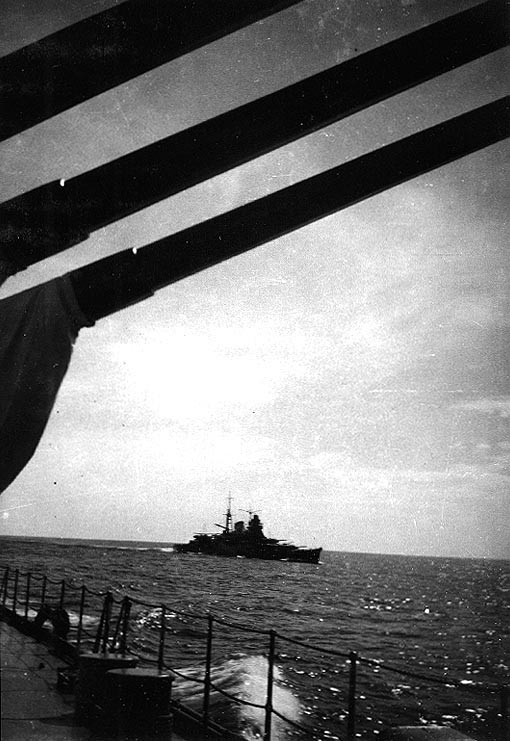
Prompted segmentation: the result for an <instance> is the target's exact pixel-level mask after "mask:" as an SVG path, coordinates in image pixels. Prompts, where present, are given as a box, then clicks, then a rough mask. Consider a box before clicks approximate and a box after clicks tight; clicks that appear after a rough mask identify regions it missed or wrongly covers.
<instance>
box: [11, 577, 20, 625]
mask: <svg viewBox="0 0 510 741" xmlns="http://www.w3.org/2000/svg"><path fill="white" fill-rule="evenodd" d="M18 581H19V571H18V569H16V571H15V572H14V594H13V595H12V611H13V613H14V614H15V615H16V602H17V600H18Z"/></svg>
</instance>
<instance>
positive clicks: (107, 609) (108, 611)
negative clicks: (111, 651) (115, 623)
mask: <svg viewBox="0 0 510 741" xmlns="http://www.w3.org/2000/svg"><path fill="white" fill-rule="evenodd" d="M112 603H113V595H112V593H111V592H107V593H106V597H105V598H104V633H103V645H102V652H103V653H104V654H105V653H106V652H107V651H108V635H109V633H110V620H111V616H112Z"/></svg>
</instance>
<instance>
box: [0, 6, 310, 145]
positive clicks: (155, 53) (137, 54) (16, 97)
mask: <svg viewBox="0 0 510 741" xmlns="http://www.w3.org/2000/svg"><path fill="white" fill-rule="evenodd" d="M297 2H299V0H130V2H125V3H122V4H121V5H117V6H116V7H114V8H110V9H109V10H105V11H103V12H102V13H97V14H96V15H93V16H90V17H89V18H86V19H84V20H82V21H79V22H78V23H75V24H74V25H72V26H69V27H68V28H65V29H63V30H62V31H57V32H56V33H54V34H51V36H46V37H45V38H43V39H41V40H39V41H36V42H35V43H33V44H30V45H28V46H25V47H23V48H22V49H19V50H17V51H15V52H12V54H8V55H7V56H5V57H2V58H1V59H0V140H1V139H6V138H7V137H9V136H13V135H14V134H17V133H19V132H20V131H23V130H24V129H27V128H29V127H30V126H34V125H35V124H37V123H40V122H41V121H44V120H45V119H47V118H50V116H54V115H55V114H57V113H61V112H62V111H64V110H66V109H67V108H71V107H72V106H74V105H77V104H78V103H82V102H83V101H84V100H87V99H88V98H93V97H94V96H95V95H99V94H100V93H104V92H105V91H106V90H109V89H111V88H112V87H115V86H116V85H120V84H121V83H123V82H126V81H127V80H130V79H131V78H133V77H136V76H137V75H141V74H142V73H144V72H147V71H148V70H150V69H153V68H154V67H158V66H159V65H161V64H164V63H165V62H169V61H170V60H172V59H175V58H177V57H179V56H182V55H183V54H187V53H188V52H190V51H193V50H194V49H197V48H199V47H200V46H202V45H204V44H208V43H210V42H211V41H214V40H216V39H218V38H220V37H221V36H225V35H227V34H229V33H232V32H233V31H236V30H238V29H239V28H242V27H243V26H247V25H249V24H250V23H253V22H255V21H257V20H260V19H261V18H264V17H266V16H268V15H272V14H274V13H277V12H278V11H280V10H283V9H284V8H287V7H289V6H290V5H295V4H296V3H297Z"/></svg>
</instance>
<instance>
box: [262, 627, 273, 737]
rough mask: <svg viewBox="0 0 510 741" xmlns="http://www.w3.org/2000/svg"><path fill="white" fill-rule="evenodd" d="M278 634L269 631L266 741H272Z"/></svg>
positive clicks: (265, 721)
mask: <svg viewBox="0 0 510 741" xmlns="http://www.w3.org/2000/svg"><path fill="white" fill-rule="evenodd" d="M275 643H276V633H275V631H274V630H270V631H269V653H268V657H267V661H268V669H267V695H266V714H265V720H264V741H271V721H272V719H273V680H274V659H275Z"/></svg>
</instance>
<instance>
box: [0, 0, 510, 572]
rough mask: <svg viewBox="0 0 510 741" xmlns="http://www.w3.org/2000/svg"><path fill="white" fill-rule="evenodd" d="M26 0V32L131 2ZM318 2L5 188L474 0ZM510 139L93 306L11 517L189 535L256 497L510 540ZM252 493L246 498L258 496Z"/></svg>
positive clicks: (231, 47)
mask: <svg viewBox="0 0 510 741" xmlns="http://www.w3.org/2000/svg"><path fill="white" fill-rule="evenodd" d="M114 4H115V3H114V2H111V0H110V1H109V2H108V1H106V0H103V1H101V0H89V1H88V2H78V0H44V2H41V0H25V1H24V2H22V3H21V2H19V0H2V7H3V9H4V10H3V12H4V17H7V18H8V20H9V22H8V23H5V24H4V26H3V29H2V32H1V36H0V44H1V46H2V49H3V53H7V52H9V51H12V50H14V49H16V48H19V47H21V46H23V45H25V44H27V43H29V42H31V41H34V40H36V39H37V38H40V37H42V36H44V35H46V34H48V33H51V32H53V31H55V30H57V29H59V28H62V27H65V26H66V25H69V24H70V23H72V22H74V21H76V20H78V19H80V18H83V17H85V16H87V15H91V14H93V13H95V12H98V11H100V10H103V9H105V8H107V7H110V6H112V5H114ZM475 4H476V2H469V1H468V2H463V1H462V0H447V1H445V2H441V3H438V2H437V1H436V0H365V1H364V2H363V1H361V0H308V1H306V2H302V3H300V4H299V5H297V6H295V7H294V8H291V9H289V10H287V11H285V12H283V13H280V14H278V15H276V16H273V17H272V18H269V19H266V20H264V21H261V22H259V23H256V24H254V25H253V26H251V27H249V28H247V29H244V30H242V31H239V32H237V33H235V34H232V35H230V36H228V37H227V38H225V39H222V40H221V41H218V42H215V43H214V44H212V45H210V46H208V47H206V48H204V49H201V50H198V51H196V52H193V53H192V54H189V55H187V56H185V57H183V58H181V59H179V60H176V61H174V62H171V63H169V64H166V65H163V66H162V67H160V68H158V69H157V70H155V71H153V72H150V73H147V74H145V75H142V76H140V77H138V78H137V79H135V80H133V81H131V82H129V83H127V84H125V85H122V86H120V87H119V88H116V89H115V90H113V91H111V92H108V93H105V94H103V95H101V96H98V97H97V98H95V99H93V100H91V101H88V102H87V103H84V104H82V105H80V106H78V107H76V108H73V109H71V110H70V111H67V112H65V113H63V114H60V115H59V116H56V117H55V118H53V119H50V120H49V121H47V122H45V123H43V124H40V125H38V126H36V127H34V128H32V129H30V130H29V131H27V132H24V133H23V134H21V135H19V136H16V137H13V138H11V139H9V140H7V141H6V142H4V143H3V144H1V145H0V162H1V168H2V172H3V173H4V177H3V179H2V182H1V183H0V197H1V199H2V200H5V199H7V198H10V197H12V196H14V195H17V194H18V193H21V192H23V191H25V190H28V189H30V188H32V187H34V186H36V185H38V184H42V183H44V182H47V181H49V180H53V179H56V178H61V177H65V178H69V177H72V176H73V175H76V174H78V173H80V172H83V171H85V170H87V169H90V168H91V167H93V166H96V165H98V164H100V163H103V162H106V161H108V160H110V159H113V158H115V157H117V156H119V155H121V154H124V153H126V152H129V151H132V150H134V149H137V148H138V147H140V146H142V145H144V144H147V143H150V142H152V141H156V140H157V139H159V138H161V137H162V136H166V135H169V134H171V133H174V132H176V131H179V130H181V129H184V128H186V127H188V126H190V125H192V124H194V123H197V122H199V121H201V120H204V119H206V118H209V117H211V116H213V115H216V114H218V113H220V112H222V111H225V110H229V109H230V108H232V107H235V106H237V105H239V104H241V103H243V102H246V101H248V100H251V99H253V98H256V97H259V96H260V95H263V94H265V93H268V92H271V91H272V90H275V89H278V88H279V87H282V86H284V85H287V84H290V83H291V82H294V81H297V80H299V79H301V78H302V77H305V76H308V75H310V74H312V73H314V72H317V71H319V70H321V69H324V68H327V67H329V66H332V65H333V64H336V63H338V62H341V61H342V60H345V59H348V58H350V57H352V56H354V55H356V54H357V53H361V52H363V51H367V50H369V49H371V48H373V47H375V46H377V45H380V44H382V43H385V42H386V41H389V40H391V39H393V38H397V37H399V36H401V35H403V34H405V33H408V32H410V31H412V30H414V29H417V28H419V27H422V26H424V25H427V24H428V23H431V22H433V21H435V20H438V19H439V18H441V17H445V16H447V15H450V14H452V13H454V12H456V11H460V10H463V9H464V8H467V7H470V6H472V5H475ZM505 61H506V63H508V56H507V55H506V54H505V52H498V53H495V54H492V55H490V56H488V57H486V58H484V59H482V60H478V61H477V62H474V63H472V64H469V65H466V66H464V67H462V68H461V69H459V70H456V71H455V72H452V73H449V74H447V75H443V76H441V77H440V78H438V79H437V80H435V81H432V82H429V83H426V84H424V85H421V86H419V87H418V88H415V89H414V90H411V91H409V92H407V93H404V94H401V95H399V96H397V97H395V98H394V99H392V100H391V101H386V102H385V103H382V104H379V105H377V106H374V107H373V108H371V109H370V110H369V111H365V112H363V113H361V114H357V115H356V116H352V117H351V118H349V119H348V120H346V121H343V122H341V123H340V124H336V125H334V126H330V127H328V128H326V129H324V130H322V131H320V132H317V133H316V134H313V135H311V136H308V137H305V138H303V139H302V140H300V141H299V142H297V143H294V144H292V145H289V146H286V147H284V148H282V149H280V150H278V151H276V152H273V153H271V154H269V155H266V156H264V157H261V158H259V159H257V160H255V161H253V162H252V163H250V164H248V165H245V166H242V167H240V168H237V169H235V170H232V171H231V172H229V173H226V174H225V175H222V176H219V177H216V178H214V179H212V180H211V181H209V182H207V183H205V184H202V185H200V186H196V187H194V188H191V189H189V190H188V191H186V192H184V193H182V194H179V195H178V196H175V197H173V198H171V199H168V200H166V201H163V202H161V203H160V204H157V205H156V206H153V207H151V208H149V209H146V210H144V211H142V212H140V213H139V214H135V215H133V216H131V217H129V218H127V219H124V220H123V221H121V222H119V223H117V224H114V225H111V226H109V227H107V228H105V229H103V230H100V231H98V232H95V233H94V234H93V235H92V236H91V237H90V238H89V239H88V240H87V241H86V242H84V243H81V244H80V245H78V246H77V247H75V248H74V249H72V250H69V251H67V252H66V253H64V254H62V255H60V256H58V257H56V258H53V259H52V260H48V261H46V262H44V263H40V264H38V265H35V266H33V267H32V268H30V269H29V270H27V271H25V272H24V273H23V274H19V275H18V276H16V277H15V278H12V279H10V280H9V281H8V282H7V283H6V284H4V286H3V287H2V288H1V289H0V296H1V297H3V296H7V295H9V294H12V293H15V292H18V291H20V290H23V289H24V288H26V287H28V286H31V285H35V284H37V283H38V282H41V281H43V280H47V279H49V278H50V277H52V276H54V275H58V274H62V273H64V272H66V271H68V270H70V269H72V268H73V267H75V266H79V265H82V264H85V263H87V262H89V261H92V260H94V259H98V258H100V257H101V256H104V255H106V254H110V253H112V252H116V251H118V250H121V249H125V248H127V247H140V246H143V245H144V244H147V243H148V242H150V241H153V240H154V239H157V238H159V237H162V236H165V235H167V234H169V233H172V232H174V231H178V230H179V229H182V228H184V227H185V226H188V225H190V224H192V223H196V222H199V221H201V220H203V219H204V218H206V217H209V216H212V215H214V214H217V213H220V212H223V211H225V210H228V209H230V208H233V207H235V206H237V205H240V204H242V203H245V202H247V201H249V200H252V199H254V198H257V197H259V196H261V195H265V194H266V193H269V192H271V191H273V190H278V189H279V188H282V187H284V186H287V185H289V184H291V183H293V182H297V181H298V180H300V179H302V178H303V177H307V176H310V175H312V174H315V173H317V172H320V171H322V170H324V169H326V168H329V167H332V166H334V165H337V164H340V163H341V162H344V161H347V160H349V159H351V158H354V157H356V156H358V155H360V154H362V153H364V152H368V151H370V150H372V149H375V148H377V147H379V146H381V145H383V144H386V143H388V142H391V141H394V140H397V139H399V138H401V137H402V136H405V135H408V134H411V133H413V132H415V131H418V130H421V129H422V128H425V127H427V126H430V125H433V124H435V123H437V122H439V121H441V120H444V119H446V118H449V117H451V116H454V115H458V114H460V113H463V112H465V111H467V110H471V109H472V108H473V107H476V106H478V105H482V104H484V103H487V102H489V101H491V100H494V99H496V98H498V97H500V96H501V95H503V94H505V93H506V92H507V89H505V85H507V82H508V80H507V79H505ZM507 184H508V145H507V144H506V143H505V142H503V143H501V144H497V145H494V146H492V147H489V148H487V149H485V150H483V151H481V152H478V153H476V154H474V155H471V156H469V157H467V158H464V159H462V160H459V161H457V162H455V163H453V164H451V165H449V166H447V167H443V168H441V169H439V170H436V171H435V172H433V173H431V174H428V175H426V176H422V177H420V178H417V179H415V180H412V181H410V182H409V183H407V184H404V185H402V186H399V187H396V188H393V189H391V190H388V191H386V192H385V193H383V194H381V195H379V196H377V197H374V198H371V199H369V200H367V201H365V202H363V203H361V204H359V205H357V206H355V207H352V208H350V209H347V210H345V211H343V212H340V213H338V214H336V215H334V216H331V217H329V218H327V219H324V220H322V221H320V222H317V223H316V224H314V225H312V226H309V227H307V228H304V229H301V230H299V231H297V232H294V233H293V234H291V235H288V236H286V237H285V238H282V239H278V240H275V241H274V242H271V243H269V244H267V245H265V246H263V247H261V248H258V249H257V250H255V251H253V252H251V253H248V254H246V255H243V256H241V257H237V258H235V259H233V260H231V261H229V262H227V263H223V264H222V265H219V266H217V267H215V268H212V269H209V270H207V271H204V272H203V273H200V274H198V275H195V276H193V277H191V278H189V279H186V280H184V281H182V282H180V283H178V284H175V285H173V286H170V287H169V288H166V289H164V290H161V291H160V292H158V293H157V294H156V296H155V297H154V298H152V299H150V300H148V301H146V302H143V303H141V304H138V305H137V306H135V307H131V308H129V309H127V310H124V311H122V312H120V313H118V314H116V315H114V316H112V317H110V318H107V319H103V320H101V321H100V322H98V323H97V324H96V326H95V327H93V328H91V329H83V330H82V332H81V334H80V336H79V338H78V341H77V344H76V346H75V351H74V355H73V360H72V364H71V367H70V370H69V372H68V374H67V377H66V378H65V380H64V383H63V385H62V388H61V390H60V393H59V396H58V398H57V402H56V405H55V408H54V412H53V415H52V417H51V419H50V421H49V424H48V427H47V429H46V432H45V434H44V437H43V439H42V441H41V443H40V445H39V448H38V450H37V452H36V454H35V455H34V457H33V459H32V460H31V461H30V463H29V464H28V465H27V467H26V468H25V469H24V471H23V472H22V473H21V474H20V475H19V477H18V478H17V479H16V481H14V483H13V484H12V485H11V486H10V487H9V488H8V489H7V490H6V492H5V493H4V494H3V495H2V500H1V509H2V514H3V518H2V520H1V526H0V527H1V532H3V533H6V534H17V535H46V536H61V537H85V538H115V539H122V538H126V539H141V540H157V541H162V540H163V541H173V540H181V539H186V540H187V539H188V538H189V537H191V535H192V533H193V532H194V531H196V530H200V529H203V528H204V527H205V528H208V529H210V528H212V527H213V525H214V523H215V522H217V521H219V519H218V518H219V517H220V516H221V513H222V512H224V510H225V503H226V497H227V496H228V495H229V494H230V495H232V496H233V498H234V501H233V508H234V510H235V515H237V514H238V510H240V509H249V508H254V509H260V510H261V519H262V520H263V522H264V523H265V526H266V532H268V534H270V535H273V536H274V537H285V538H289V539H292V540H294V541H295V542H297V543H299V544H307V545H315V546H317V545H322V546H323V547H325V548H326V549H333V550H350V551H373V552H394V553H412V554H436V555H456V556H486V557H506V558H509V557H510V538H509V536H508V533H509V532H510V504H509V497H510V466H509V460H510V375H509V368H508V358H509V338H510V311H509V308H510V307H509V303H510V265H509V262H510V256H509V251H508V247H507V244H508V237H509V224H508V215H507V204H508V202H509V194H508V190H506V192H505V187H506V188H507V187H508V186H507ZM239 514H240V513H239Z"/></svg>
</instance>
